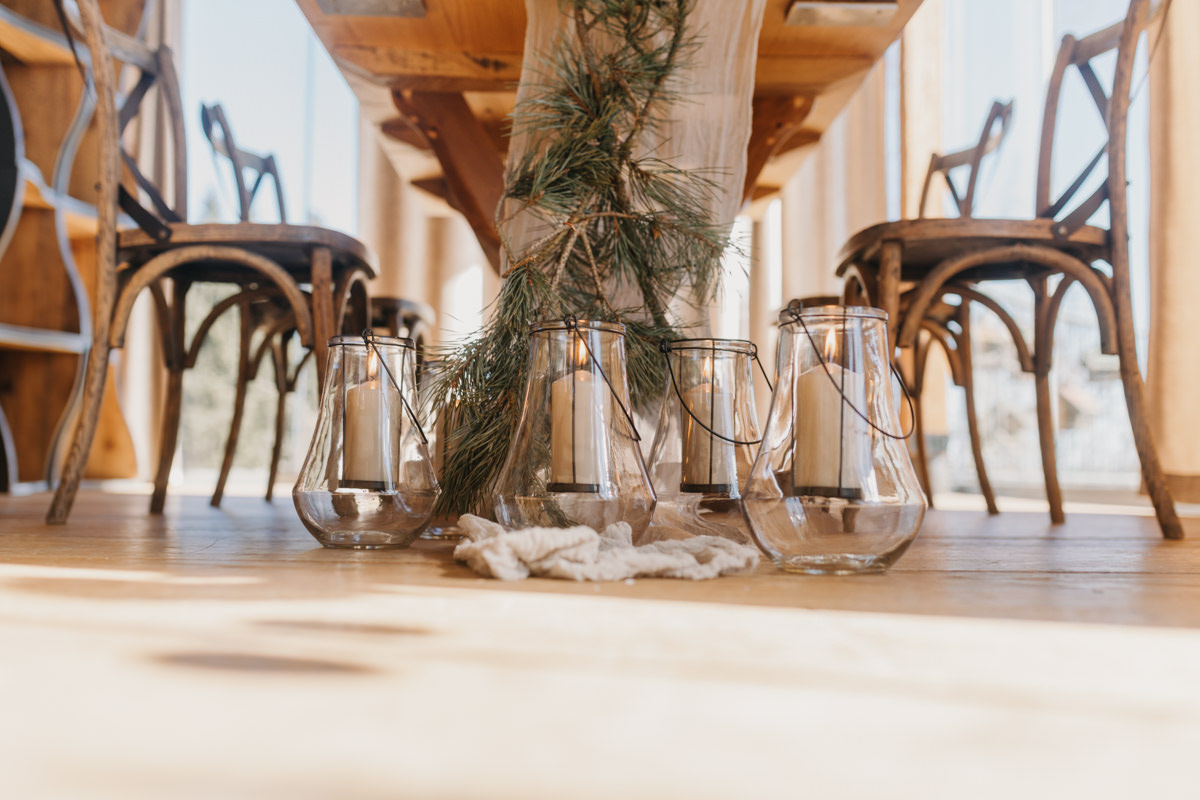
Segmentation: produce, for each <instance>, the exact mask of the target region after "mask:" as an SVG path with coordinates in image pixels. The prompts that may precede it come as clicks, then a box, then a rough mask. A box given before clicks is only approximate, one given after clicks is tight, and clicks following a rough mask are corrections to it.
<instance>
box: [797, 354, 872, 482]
mask: <svg viewBox="0 0 1200 800" xmlns="http://www.w3.org/2000/svg"><path fill="white" fill-rule="evenodd" d="M830 341H832V340H828V341H827V353H830V352H831V351H832V347H831V346H830V345H829V342H830ZM826 369H828V373H826ZM838 387H841V392H839V391H838ZM843 394H844V395H845V398H846V399H845V400H843V399H842V395H843ZM847 401H848V402H847ZM795 402H796V406H795V413H796V419H795V431H796V445H795V451H794V453H793V456H792V487H793V493H794V494H813V495H823V496H831V497H837V496H841V497H849V498H853V497H856V496H859V495H860V494H861V489H862V485H863V481H864V479H865V478H866V476H867V475H868V474H869V472H870V468H871V436H870V428H869V427H868V426H867V423H866V422H865V421H864V420H863V418H862V417H861V416H859V414H858V411H861V412H862V413H864V414H865V413H866V411H867V407H866V384H865V382H864V381H863V376H862V375H861V374H859V373H857V372H855V371H853V370H850V369H845V368H843V367H841V366H840V365H838V364H835V363H832V359H827V362H826V364H825V365H824V366H822V365H820V364H818V365H817V366H816V367H813V368H812V369H809V370H806V371H804V372H803V373H801V374H800V375H799V376H798V377H797V378H796V393H795ZM855 409H858V411H855Z"/></svg>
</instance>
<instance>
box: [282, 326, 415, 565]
mask: <svg viewBox="0 0 1200 800" xmlns="http://www.w3.org/2000/svg"><path fill="white" fill-rule="evenodd" d="M371 342H372V344H371V345H368V344H367V341H366V340H364V339H363V337H361V336H336V337H334V338H333V339H330V340H329V357H328V368H327V370H326V373H325V386H324V388H323V390H322V392H321V410H320V412H319V414H318V417H317V425H316V430H315V431H314V433H313V438H312V443H311V444H310V445H309V448H308V454H307V456H306V457H305V459H304V465H303V467H301V469H300V476H299V478H298V479H297V480H296V485H295V487H294V488H293V489H292V500H293V502H294V503H295V505H296V512H297V513H298V514H299V515H300V520H301V521H302V522H303V523H304V527H305V528H307V529H308V531H309V533H311V534H312V535H313V536H314V537H315V538H316V539H317V541H319V542H320V543H321V544H322V545H324V546H326V547H349V548H355V549H362V550H373V549H381V548H394V547H405V546H407V545H409V544H411V543H412V542H413V540H414V539H416V538H417V537H418V536H419V535H420V533H421V531H422V529H424V528H425V526H426V525H427V524H428V523H429V519H430V516H431V515H432V513H433V505H434V502H435V501H436V500H437V496H438V482H437V478H436V476H435V474H434V470H433V464H432V462H431V460H430V457H429V449H428V447H427V446H426V443H425V440H424V433H423V432H422V430H421V428H420V426H419V424H417V420H416V416H415V410H416V408H417V405H416V380H415V373H414V364H415V360H416V359H415V355H416V352H415V349H414V347H413V343H412V341H411V340H409V339H393V338H386V337H372V339H371Z"/></svg>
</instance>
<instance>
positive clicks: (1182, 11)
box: [1146, 0, 1200, 502]
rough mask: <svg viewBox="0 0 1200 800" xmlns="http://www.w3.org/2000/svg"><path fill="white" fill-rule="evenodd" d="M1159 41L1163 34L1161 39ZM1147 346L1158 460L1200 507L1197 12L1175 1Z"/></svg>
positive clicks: (1157, 144)
mask: <svg viewBox="0 0 1200 800" xmlns="http://www.w3.org/2000/svg"><path fill="white" fill-rule="evenodd" d="M1160 34H1161V36H1160ZM1149 36H1150V40H1151V41H1152V42H1154V45H1153V48H1154V51H1155V52H1154V55H1153V61H1152V62H1151V67H1150V164H1151V172H1152V176H1153V181H1152V184H1151V192H1150V221H1149V230H1150V348H1149V357H1148V359H1147V361H1148V364H1147V370H1146V371H1147V380H1148V384H1147V388H1148V390H1149V401H1150V403H1149V404H1150V411H1151V414H1152V417H1153V421H1154V423H1155V429H1156V431H1157V433H1158V454H1159V457H1160V458H1161V459H1162V462H1163V469H1164V471H1165V472H1166V473H1167V481H1168V483H1169V484H1170V486H1171V491H1172V492H1173V493H1174V495H1175V499H1176V500H1182V501H1186V502H1200V422H1198V421H1197V416H1196V397H1197V396H1200V351H1198V350H1197V348H1196V344H1195V343H1196V340H1197V337H1196V331H1195V328H1193V327H1192V326H1193V325H1194V324H1195V316H1196V302H1197V300H1200V270H1197V269H1196V263H1195V262H1196V255H1195V253H1196V248H1195V243H1194V242H1193V241H1192V233H1194V231H1195V229H1196V221H1197V219H1198V218H1200V201H1197V198H1196V187H1197V186H1200V153H1198V152H1197V146H1196V131H1197V130H1200V4H1197V3H1195V2H1190V0H1184V2H1179V0H1174V1H1173V2H1171V3H1170V5H1169V6H1168V7H1167V8H1166V9H1165V11H1164V12H1160V14H1159V17H1158V21H1157V24H1155V25H1153V26H1152V27H1151V28H1150V32H1149Z"/></svg>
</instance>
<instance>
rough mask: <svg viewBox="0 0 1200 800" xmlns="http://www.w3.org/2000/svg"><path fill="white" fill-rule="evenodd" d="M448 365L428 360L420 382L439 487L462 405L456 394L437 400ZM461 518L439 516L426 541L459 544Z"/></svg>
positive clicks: (423, 533) (432, 522)
mask: <svg viewBox="0 0 1200 800" xmlns="http://www.w3.org/2000/svg"><path fill="white" fill-rule="evenodd" d="M443 364H444V362H443V361H442V360H441V359H440V358H426V359H425V360H424V362H423V363H422V364H421V370H420V375H419V377H418V379H417V381H418V384H419V387H420V391H419V392H418V395H419V397H420V401H421V418H422V419H423V420H424V424H425V437H426V439H427V441H428V445H429V455H430V459H431V460H432V462H433V472H434V474H435V475H436V476H437V479H438V483H439V484H440V483H441V482H442V478H443V474H444V473H443V470H444V469H445V466H446V462H447V461H448V456H449V454H450V446H451V440H452V439H453V434H454V432H455V430H456V429H457V428H458V427H459V424H460V422H459V408H460V405H459V402H458V398H457V397H455V395H454V393H453V392H451V393H450V394H449V396H447V397H440V396H436V392H435V388H436V386H437V384H438V382H439V381H440V380H441V377H442V370H443ZM457 522H458V516H457V515H455V514H446V513H439V512H435V513H434V515H433V518H432V519H431V520H430V521H429V525H428V526H427V527H426V528H425V530H423V531H421V538H422V539H432V540H434V541H458V540H459V539H461V538H462V536H463V535H462V531H460V530H459V529H458V525H457Z"/></svg>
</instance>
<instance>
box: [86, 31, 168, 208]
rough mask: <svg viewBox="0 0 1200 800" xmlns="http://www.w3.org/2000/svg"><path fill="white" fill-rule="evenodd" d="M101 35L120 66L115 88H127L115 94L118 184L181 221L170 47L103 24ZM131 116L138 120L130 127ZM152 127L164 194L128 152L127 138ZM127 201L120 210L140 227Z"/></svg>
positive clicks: (131, 137) (145, 203)
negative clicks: (167, 188) (167, 183)
mask: <svg viewBox="0 0 1200 800" xmlns="http://www.w3.org/2000/svg"><path fill="white" fill-rule="evenodd" d="M103 34H104V43H105V45H106V47H107V49H108V54H109V56H110V57H111V59H112V60H114V61H116V62H119V63H120V64H121V65H122V71H121V73H120V77H119V86H120V87H126V86H129V87H132V88H130V89H128V90H127V91H117V92H116V93H115V102H116V112H117V136H118V147H119V155H120V160H121V166H122V167H123V172H124V176H125V178H124V179H123V181H122V185H123V186H125V187H126V188H127V192H128V196H130V197H135V198H137V199H138V201H139V202H140V203H141V204H142V205H143V206H145V207H147V208H148V209H149V210H151V211H153V213H154V214H156V215H157V216H158V217H159V218H160V219H161V220H162V221H166V222H184V221H186V220H187V141H186V137H185V135H184V127H183V106H182V103H181V102H180V94H179V78H178V76H177V74H176V72H175V64H174V56H173V54H172V53H171V49H170V48H169V47H167V46H166V45H163V46H161V47H152V46H150V45H148V44H146V43H145V42H143V41H141V40H140V39H136V38H134V37H132V36H129V35H127V34H124V33H122V32H120V31H118V30H115V29H113V28H110V27H108V26H104V27H103ZM150 97H155V98H156V100H157V104H156V105H155V110H156V111H157V114H156V115H151V114H149V113H147V109H148V108H149V107H150V105H151V104H150V103H149V102H148V98H150ZM152 117H156V118H155V119H152ZM135 120H137V121H138V124H137V125H136V126H133V127H131V124H132V123H133V122H134V121H135ZM160 126H161V127H160ZM151 127H153V128H155V129H157V130H158V131H159V132H160V133H161V135H162V139H160V141H159V153H160V154H161V155H160V156H159V158H158V160H159V163H161V164H163V165H164V167H163V171H164V173H165V174H166V175H169V176H170V180H171V194H170V196H169V197H167V196H165V195H164V194H163V192H162V190H161V187H159V186H158V185H156V184H155V183H154V182H153V181H152V180H151V179H150V178H149V177H147V176H146V175H145V173H143V172H142V170H141V168H140V167H139V166H138V163H137V160H136V159H135V158H134V157H133V155H132V153H131V152H130V146H131V139H135V137H137V136H142V135H145V131H146V130H149V129H150V128H151ZM127 200H128V197H126V198H122V202H121V205H122V208H124V209H125V210H126V211H127V212H129V213H131V214H134V216H135V219H137V221H138V223H139V224H142V225H143V227H145V226H146V224H147V221H145V220H143V219H142V218H138V215H137V214H136V213H134V209H133V208H131V207H130V205H129V204H128V203H127Z"/></svg>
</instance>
